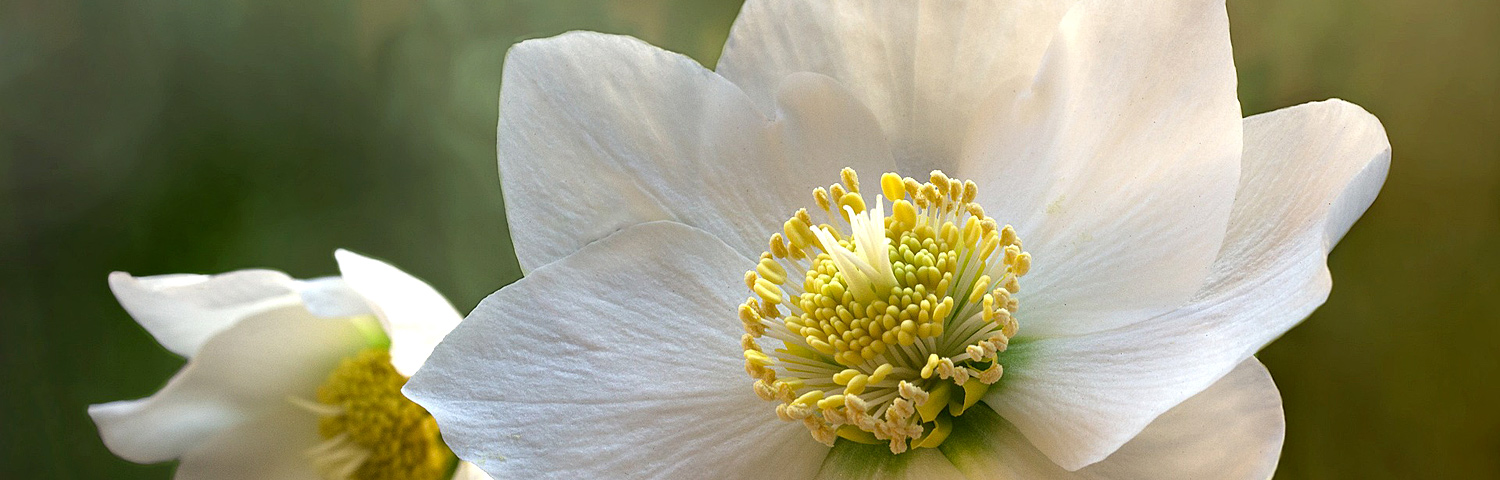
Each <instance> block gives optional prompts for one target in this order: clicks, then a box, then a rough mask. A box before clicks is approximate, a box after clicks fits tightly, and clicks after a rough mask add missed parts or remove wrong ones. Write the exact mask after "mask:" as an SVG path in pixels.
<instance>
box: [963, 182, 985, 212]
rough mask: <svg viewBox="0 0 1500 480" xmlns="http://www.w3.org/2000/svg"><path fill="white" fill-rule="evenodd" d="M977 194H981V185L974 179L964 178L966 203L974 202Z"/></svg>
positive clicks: (964, 200) (964, 198)
mask: <svg viewBox="0 0 1500 480" xmlns="http://www.w3.org/2000/svg"><path fill="white" fill-rule="evenodd" d="M977 196H979V185H975V184H974V181H973V180H964V196H963V202H964V203H970V202H973V201H974V197H977ZM979 216H981V217H982V216H984V215H982V214H981V215H979Z"/></svg>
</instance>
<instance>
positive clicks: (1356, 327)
mask: <svg viewBox="0 0 1500 480" xmlns="http://www.w3.org/2000/svg"><path fill="white" fill-rule="evenodd" d="M1229 3H1230V5H1229V6H1230V9H1229V10H1230V15H1231V22H1232V25H1233V35H1234V46H1235V56H1236V59H1237V61H1238V66H1239V77H1240V82H1241V83H1240V98H1241V101H1242V103H1243V106H1244V111H1245V113H1246V114H1253V113H1260V112H1265V111H1269V110H1273V109H1275V108H1279V107H1282V106H1289V105H1293V104H1298V103H1302V102H1306V101H1312V100H1321V99H1324V98H1328V97H1335V96H1337V97H1342V98H1345V99H1348V100H1350V101H1353V102H1355V103H1358V104H1360V105H1362V106H1364V107H1366V108H1367V109H1369V110H1370V111H1371V112H1373V113H1374V114H1375V115H1377V116H1378V117H1379V118H1380V119H1381V120H1382V121H1383V122H1384V123H1385V126H1386V129H1387V131H1388V132H1389V135H1390V139H1391V143H1392V145H1393V146H1394V161H1393V165H1392V168H1391V172H1390V178H1389V180H1388V181H1387V182H1386V185H1385V189H1384V191H1383V192H1382V193H1381V195H1380V197H1379V199H1378V200H1377V201H1376V202H1375V205H1374V206H1373V207H1372V208H1371V209H1370V211H1369V213H1368V214H1367V215H1365V217H1364V219H1363V220H1361V221H1360V222H1359V223H1358V224H1357V225H1356V226H1355V227H1354V229H1353V231H1352V232H1351V233H1350V234H1349V235H1348V236H1347V237H1346V238H1345V239H1344V241H1343V243H1342V244H1341V245H1340V246H1339V248H1338V249H1337V250H1336V251H1335V252H1334V253H1333V256H1332V259H1331V260H1330V263H1331V265H1332V269H1333V272H1334V278H1335V283H1334V290H1333V295H1332V298H1330V299H1329V301H1328V303H1327V304H1326V305H1324V306H1323V308H1322V309H1321V310H1319V311H1318V312H1317V313H1316V314H1314V315H1313V317H1312V318H1311V319H1309V320H1308V321H1307V322H1306V323H1304V324H1303V325H1302V326H1299V327H1297V328H1296V329H1294V330H1292V331H1291V332H1290V333H1288V334H1287V335H1286V336H1285V337H1284V338H1282V339H1281V340H1280V341H1278V342H1276V343H1275V344H1273V345H1272V346H1271V347H1269V348H1268V349H1266V350H1265V351H1264V352H1262V354H1261V359H1262V360H1263V361H1264V362H1265V363H1266V365H1267V366H1269V367H1270V369H1271V371H1272V372H1273V374H1274V375H1275V377H1276V380H1277V383H1278V384H1279V385H1280V387H1281V391H1282V395H1283V396H1284V398H1285V402H1286V415H1287V419H1288V433H1287V440H1286V447H1285V454H1284V456H1283V459H1282V462H1281V467H1280V471H1279V476H1280V477H1281V478H1290V479H1301V478H1360V479H1367V478H1500V384H1497V381H1496V379H1497V378H1500V321H1497V320H1500V313H1497V311H1500V309H1497V307H1496V306H1495V305H1496V303H1495V302H1496V300H1497V298H1500V273H1497V272H1500V2H1494V1H1470V0H1426V1H1418V0H1258V1H1250V0H1232V1H1230V2H1229ZM738 8H739V1H737V0H630V1H606V0H579V1H562V0H534V1H523V0H190V1H189V0H0V273H3V274H0V478H16V479H21V478H68V479H71V478H84V479H96V478H120V479H127V478H158V479H159V478H168V477H169V475H170V473H171V466H170V465H153V466H140V465H133V464H130V463H128V462H125V461H122V460H119V459H117V458H115V457H114V456H112V455H111V454H110V453H109V452H108V451H107V450H105V449H104V447H103V445H102V444H101V443H100V441H99V440H98V438H97V437H96V434H95V430H94V427H93V425H92V423H91V422H90V421H89V420H88V417H87V416H86V415H85V414H84V407H85V406H86V405H87V404H89V403H97V402H103V401H109V400H117V399H125V398H136V397H141V396H145V395H148V394H150V393H151V392H153V391H154V390H155V389H156V388H158V387H159V386H160V385H161V384H162V383H163V382H164V381H165V379H166V378H168V376H170V375H171V374H172V373H173V372H174V371H175V370H176V369H177V368H178V367H179V366H180V365H181V363H182V360H181V359H179V358H177V357H175V356H173V355H172V354H170V353H168V352H166V351H165V350H163V349H161V348H160V347H158V346H156V344H155V343H154V342H153V341H152V339H151V338H150V336H148V335H147V334H146V333H145V332H144V331H143V330H141V329H140V328H139V327H137V326H136V324H135V323H134V322H133V321H132V320H131V319H130V318H129V317H128V316H127V315H126V314H125V313H124V312H123V311H122V310H121V309H120V308H119V307H118V305H117V304H116V303H115V301H114V299H113V297H112V296H111V295H110V293H109V290H108V288H107V286H106V283H105V276H106V274H107V273H108V272H110V271H112V270H126V271H130V272H133V273H136V274H160V273H175V272H202V273H210V272H220V271H226V270H232V269H239V268H247V267H258V266H265V267H274V268H278V269H282V270H285V271H288V272H289V273H292V274H293V275H295V276H300V277H307V276H318V275H326V274H332V273H335V272H336V268H335V265H334V262H333V258H332V252H333V250H334V249H335V248H337V247H347V248H350V249H353V250H356V251H359V252H363V253H366V254H369V255H373V256H377V257H381V258H384V259H387V260H390V261H392V262H394V263H395V264H397V265H399V266H401V267H403V268H405V269H407V270H408V271H410V272H412V273H414V274H416V275H418V276H420V277H422V278H425V279H427V280H428V281H430V282H431V283H433V284H434V285H435V286H437V287H438V288H439V289H440V290H442V291H443V292H445V293H446V294H447V295H448V296H449V298H451V299H452V300H453V301H454V302H455V303H456V304H457V305H458V307H459V308H460V309H463V310H465V311H467V309H468V308H471V307H473V306H474V305H475V304H476V303H478V301H479V300H480V299H481V298H483V296H484V295H486V294H488V293H490V292H491V291H493V290H495V289H497V288H499V287H500V286H502V285H505V284H506V283H509V282H512V281H514V280H516V279H517V278H519V277H520V273H519V271H518V269H517V267H516V262H515V258H514V256H513V254H512V252H511V245H510V242H509V239H508V238H507V229H506V226H505V216H504V210H503V207H502V205H501V196H500V187H499V182H498V179H497V175H496V170H495V164H494V127H495V123H496V111H495V104H496V99H497V94H498V90H499V82H500V68H501V60H502V58H503V55H504V53H505V50H506V48H507V46H509V45H510V44H512V43H514V42H516V41H519V40H522V39H526V38H534V37H544V36H551V35H555V34H558V33H561V32H564V31H568V30H577V29H584V30H598V31H605V32H614V33H623V34H629V35H634V36H637V37H640V38H643V39H645V40H647V41H649V42H651V43H654V44H656V45H660V46H663V47H665V48H667V49H670V50H674V51H678V52H682V53H685V54H688V55H690V56H692V57H693V58H695V59H698V60H699V61H701V62H703V63H704V64H706V65H713V64H714V62H715V61H716V60H717V58H718V54H719V49H720V46H721V44H722V42H723V40H724V38H725V37H726V35H727V32H728V28H729V25H730V23H731V21H732V20H733V18H734V16H735V14H736V13H737V11H738Z"/></svg>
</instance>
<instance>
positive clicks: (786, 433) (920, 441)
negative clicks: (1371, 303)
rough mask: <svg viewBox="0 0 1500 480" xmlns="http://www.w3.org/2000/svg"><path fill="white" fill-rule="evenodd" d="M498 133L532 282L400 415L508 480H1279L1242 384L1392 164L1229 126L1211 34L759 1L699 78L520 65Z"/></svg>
mask: <svg viewBox="0 0 1500 480" xmlns="http://www.w3.org/2000/svg"><path fill="white" fill-rule="evenodd" d="M500 116H501V118H500V126H499V153H500V155H499V157H500V170H501V178H502V179H503V181H504V185H503V191H504V193H505V200H506V202H505V203H506V209H507V216H508V218H509V221H510V226H511V233H512V239H513V241H514V242H515V245H516V252H517V256H518V257H519V259H520V263H521V265H522V266H523V267H524V268H525V269H526V270H527V276H526V278H524V279H522V280H521V281H519V282H517V283H515V284H513V285H510V286H507V287H505V288H504V289H501V290H500V291H499V292H496V293H495V294H494V295H492V296H491V297H490V298H488V299H486V300H485V301H484V302H483V303H482V304H481V305H480V306H479V307H477V308H476V309H475V310H474V312H473V313H472V314H471V315H470V317H469V318H468V320H467V321H466V322H464V324H463V325H461V326H459V328H458V329H456V330H455V331H454V333H453V334H452V335H451V336H449V338H447V339H446V340H445V341H444V342H443V343H442V344H441V345H440V346H439V347H438V348H437V349H436V351H435V352H434V354H433V357H432V359H431V361H430V362H429V363H428V364H427V365H426V366H425V367H423V369H422V370H421V371H419V372H418V373H417V374H416V375H415V376H414V377H413V378H412V380H411V382H410V383H408V384H407V386H406V389H405V391H406V393H407V395H408V396H409V397H411V398H413V399H414V400H415V401H417V403H419V404H421V405H423V406H424V407H426V408H427V409H428V410H429V411H430V412H432V414H433V416H434V417H435V418H437V420H438V423H439V425H441V426H442V427H443V431H444V432H446V434H447V439H448V443H449V445H450V446H452V447H453V448H454V451H455V452H457V453H458V455H459V456H460V457H462V458H464V459H466V460H469V461H472V462H475V463H476V464H477V465H479V466H480V467H481V468H483V469H485V470H486V471H488V472H490V473H491V474H493V475H496V476H499V477H522V476H541V477H549V478H552V477H555V478H590V477H610V478H615V477H668V478H692V477H704V476H708V477H714V478H748V477H756V478H811V477H814V476H822V477H831V478H841V477H850V478H861V477H868V476H885V477H899V476H903V475H905V476H910V477H914V478H942V477H962V476H967V477H969V478H1184V479H1191V478H1253V479H1261V478H1266V477H1268V476H1269V475H1270V474H1271V473H1272V472H1273V470H1274V468H1275V465H1276V462H1277V460H1278V458H1279V454H1280V448H1281V442H1282V437H1283V432H1284V424H1283V418H1282V413H1281V404H1280V399H1279V395H1278V393H1277V391H1276V388H1275V386H1274V384H1273V383H1272V382H1271V379H1270V377H1269V375H1268V374H1267V372H1266V370H1265V369H1264V367H1262V366H1261V365H1260V364H1259V363H1258V362H1257V361H1256V360H1255V359H1254V358H1253V356H1252V355H1253V354H1254V353H1255V352H1256V351H1257V350H1259V349H1260V348H1261V347H1262V346H1264V345H1266V344H1267V343H1268V342H1270V341H1271V340H1273V339H1275V338H1276V337H1277V336H1279V335H1281V334H1282V333H1283V332H1285V331H1286V330H1287V329H1289V328H1291V327H1292V326H1293V325H1295V324H1296V323H1297V322H1299V321H1301V320H1302V319H1303V318H1305V317H1306V316H1307V315H1308V314H1309V313H1311V312H1312V311H1313V310H1314V309H1315V308H1317V306H1318V305H1319V304H1321V303H1322V302H1323V300H1324V299H1325V298H1326V296H1327V294H1328V292H1329V289H1330V287H1331V279H1330V275H1329V272H1328V269H1327V268H1326V266H1325V259H1326V256H1327V254H1328V252H1329V250H1330V249H1331V248H1332V247H1333V245H1334V244H1335V243H1336V242H1337V241H1338V240H1339V239H1340V238H1341V237H1342V236H1343V234H1344V233H1345V232H1346V231H1347V230H1348V229H1349V227H1350V226H1351V225H1352V223H1353V222H1354V221H1355V220H1356V219H1357V218H1358V217H1359V216H1360V215H1361V214H1362V213H1363V211H1364V210H1365V208H1366V207H1368V206H1369V205H1370V203H1371V202H1372V201H1373V199H1374V197H1375V194H1376V192H1377V191H1378V190H1379V188H1380V185H1381V183H1382V182H1383V181H1384V178H1385V173H1386V170H1387V167H1388V165H1389V158H1390V150H1389V145H1388V143H1387V141H1386V138H1385V134H1384V131H1383V129H1382V127H1381V126H1380V124H1379V122H1378V121H1377V120H1376V119H1375V118H1374V117H1372V116H1370V115H1369V114H1368V113H1366V112H1364V111H1363V110H1361V109H1360V108H1359V107H1356V106H1353V105H1351V104H1348V103H1345V102H1342V101H1337V100H1334V101H1328V102H1321V103H1313V104H1307V105H1302V106H1298V107H1293V108H1288V109H1285V110H1280V111H1276V112H1272V113H1267V114H1263V115H1256V116H1253V117H1249V118H1245V119H1243V120H1242V119H1241V118H1240V111H1239V103H1238V101H1237V100H1236V96H1235V72H1234V66H1233V60H1232V56H1231V51H1230V45H1229V31H1228V21H1227V18H1226V13H1225V8H1224V5H1223V3H1222V2H1221V1H1208V0H1170V1H1147V0H1125V1H1118V0H1117V1H1085V2H1076V3H1075V2H1068V1H1048V0H1040V1H967V2H958V1H937V0H934V1H897V0H891V1H868V0H822V1H815V0H749V1H748V2H746V4H745V7H744V10H743V11H742V12H741V14H740V17H739V18H738V20H737V21H736V23H735V25H734V27H733V29H732V31H731V33H730V37H729V41H728V44H727V46H726V47H725V50H724V54H723V57H722V59H721V60H720V63H719V66H718V68H717V71H716V72H714V71H709V70H707V69H704V68H702V67H701V66H699V65H698V64H697V63H695V62H694V61H693V60H691V59H688V58H685V57H683V56H680V55H675V54H671V53H668V52H665V51H662V50H660V49H657V48H654V47H651V46H649V45H646V44H644V43H642V42H639V41H636V40H633V39H630V38H625V37H617V36H608V35H601V34H595V33H570V34H565V35H562V36H559V37H555V38H550V39H544V40H533V41H528V42H523V43H521V44H519V45H517V46H516V47H514V48H513V49H511V51H510V54H509V56H508V58H507V60H506V65H505V78H504V82H503V87H502V91H501V101H500ZM844 167H851V168H852V170H851V171H849V172H847V173H841V172H844V170H843V169H844ZM933 170H941V172H932V173H931V175H929V172H931V171H933ZM853 172H858V173H864V174H866V175H877V176H878V177H877V178H879V179H880V182H879V183H878V184H877V183H873V182H871V183H868V184H867V185H865V187H866V188H860V185H859V181H858V180H859V179H858V178H857V177H856V175H854V174H853ZM884 172H894V174H892V175H881V174H882V173H884ZM943 172H946V173H943ZM950 174H951V175H952V177H951V178H950V177H949V175H950ZM912 177H914V178H912ZM866 178H867V179H870V178H871V177H868V176H867V177H866ZM954 179H968V180H970V181H972V183H966V182H964V181H959V180H954ZM838 180H842V182H841V183H838V184H833V185H830V184H829V183H828V182H832V181H838ZM877 185H878V187H879V188H876V186H877ZM809 192H816V193H814V194H813V195H812V196H809ZM974 205H978V206H982V207H975V206H974ZM872 207H873V208H872ZM886 207H890V208H889V209H886ZM803 208H805V209H806V210H799V209H803ZM887 211H888V212H890V217H889V218H885V215H884V212H887ZM809 212H810V213H809ZM824 212H827V213H824ZM815 218H816V219H815ZM818 224H826V225H827V227H826V228H828V229H829V231H824V228H825V227H824V226H821V225H818ZM948 224H951V225H952V226H951V227H950V226H948ZM874 225H883V226H884V229H883V231H879V230H871V228H870V227H872V226H874ZM970 225H973V226H970ZM1006 225H1010V226H1011V227H1006ZM924 228H925V229H924ZM880 237H884V238H880ZM1022 239H1024V242H1025V243H1024V250H1023V249H1022V245H1023V244H1022ZM908 240H910V242H908ZM929 241H930V243H929ZM881 249H885V251H886V255H887V256H886V257H883V256H882V255H881V254H880V253H879V250H881ZM882 258H889V259H890V262H889V265H882V260H881V259H882ZM945 259H946V260H945ZM955 259H957V260H955ZM747 269H748V270H750V271H749V272H746V270H747ZM887 269H889V270H887ZM887 274H889V275H890V277H887V276H886V275H887ZM1023 275H1024V280H1023V279H1021V278H1020V277H1022V276H1023ZM893 279H894V281H895V282H896V283H897V285H896V286H895V287H891V286H890V285H889V282H890V281H892V280H893ZM918 286H920V287H921V288H917V287H918ZM1022 286H1024V288H1021V287H1022ZM892 288H900V289H903V290H902V292H901V294H900V295H896V294H895V293H896V291H895V290H893V289H892ZM904 289H910V291H907V290H904ZM929 295H930V296H929ZM908 297H909V298H908ZM747 298H748V300H747ZM880 302H884V305H883V306H884V307H886V308H885V309H882V308H880V307H881V306H882V304H881V303H880ZM924 302H925V303H924ZM908 321H910V326H908V325H907V322H908ZM877 323H878V324H879V325H880V326H879V327H875V326H874V325H876V324H877ZM856 330H858V331H856ZM877 344H878V345H877ZM746 373H748V374H749V375H750V377H751V378H747V377H746V376H745V374H746ZM763 398H764V399H769V400H770V401H769V402H768V401H766V400H763ZM945 398H946V399H945ZM828 443H833V446H832V447H829V446H826V444H828ZM903 451H904V452H905V453H900V454H894V453H893V452H903Z"/></svg>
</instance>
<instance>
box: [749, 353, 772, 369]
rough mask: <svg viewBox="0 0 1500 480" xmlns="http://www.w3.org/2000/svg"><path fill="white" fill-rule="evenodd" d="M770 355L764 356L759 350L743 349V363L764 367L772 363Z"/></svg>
mask: <svg viewBox="0 0 1500 480" xmlns="http://www.w3.org/2000/svg"><path fill="white" fill-rule="evenodd" d="M772 362H773V361H772V360H771V357H768V356H766V354H765V353H763V352H761V351H760V350H745V364H746V365H755V366H757V367H765V366H768V365H770V364H771V363H772Z"/></svg>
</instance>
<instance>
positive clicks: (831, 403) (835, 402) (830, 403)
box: [818, 395, 844, 410]
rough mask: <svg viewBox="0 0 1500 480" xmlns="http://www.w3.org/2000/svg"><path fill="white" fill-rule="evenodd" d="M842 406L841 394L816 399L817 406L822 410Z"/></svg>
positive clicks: (842, 398)
mask: <svg viewBox="0 0 1500 480" xmlns="http://www.w3.org/2000/svg"><path fill="white" fill-rule="evenodd" d="M842 406H844V396H843V395H829V396H827V397H823V399H822V400H818V408H821V409H824V410H829V409H834V408H838V407H842Z"/></svg>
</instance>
